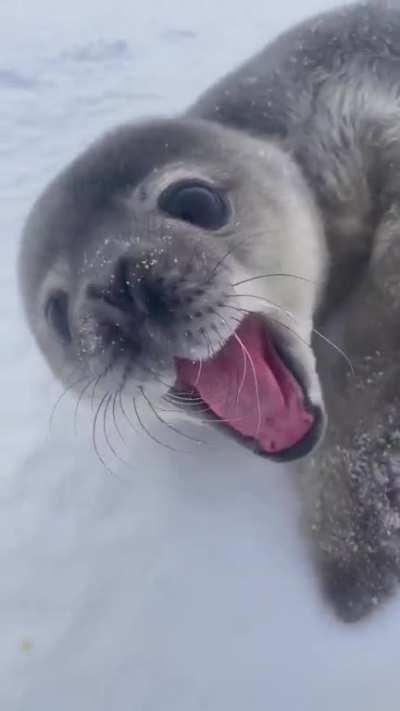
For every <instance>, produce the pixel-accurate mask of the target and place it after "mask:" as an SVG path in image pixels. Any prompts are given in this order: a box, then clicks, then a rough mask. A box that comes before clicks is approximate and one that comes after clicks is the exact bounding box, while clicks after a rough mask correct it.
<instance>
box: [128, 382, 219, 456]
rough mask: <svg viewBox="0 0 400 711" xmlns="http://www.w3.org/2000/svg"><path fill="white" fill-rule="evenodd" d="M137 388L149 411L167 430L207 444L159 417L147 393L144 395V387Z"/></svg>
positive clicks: (192, 440)
mask: <svg viewBox="0 0 400 711" xmlns="http://www.w3.org/2000/svg"><path fill="white" fill-rule="evenodd" d="M139 390H140V391H141V393H142V395H143V397H144V399H145V400H146V402H147V404H148V406H149V407H150V409H151V411H152V412H153V413H154V416H155V417H156V418H157V420H158V421H159V422H161V423H162V424H163V425H165V426H166V427H168V429H169V430H171V431H172V432H175V434H178V435H180V436H181V437H184V438H185V439H189V440H190V441H191V442H196V444H207V442H204V441H203V440H201V439H197V438H196V437H191V436H190V435H188V434H185V433H184V432H181V430H179V429H178V428H177V427H174V425H171V424H170V423H169V422H166V421H165V420H164V419H163V417H161V415H160V413H159V412H158V410H157V409H156V408H155V407H154V405H153V403H152V402H151V400H150V399H149V398H148V397H147V395H146V393H145V391H144V389H143V388H142V387H140V388H139Z"/></svg>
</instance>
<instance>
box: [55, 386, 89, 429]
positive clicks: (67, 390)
mask: <svg viewBox="0 0 400 711" xmlns="http://www.w3.org/2000/svg"><path fill="white" fill-rule="evenodd" d="M84 380H86V376H85V375H84V376H81V377H80V378H78V380H74V381H73V382H72V383H70V385H68V386H67V387H66V388H65V389H64V391H63V392H62V393H61V395H60V396H59V397H58V398H57V400H56V402H55V405H54V406H53V408H52V410H51V412H50V416H49V432H51V431H52V429H53V425H54V418H55V415H56V412H57V409H58V407H59V405H60V403H61V402H62V400H63V398H64V397H65V396H66V395H67V393H69V392H71V390H73V389H74V387H75V386H76V385H79V383H81V382H82V381H84Z"/></svg>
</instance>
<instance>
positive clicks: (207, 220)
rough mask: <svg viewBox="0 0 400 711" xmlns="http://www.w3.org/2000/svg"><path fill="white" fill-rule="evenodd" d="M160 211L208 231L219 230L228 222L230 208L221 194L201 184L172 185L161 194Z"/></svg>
mask: <svg viewBox="0 0 400 711" xmlns="http://www.w3.org/2000/svg"><path fill="white" fill-rule="evenodd" d="M158 204H159V207H160V209H161V210H162V211H163V212H165V213H167V215H170V217H175V218H177V219H178V220H184V221H185V222H190V223H191V224H192V225H196V226H197V227H203V228H204V229H206V230H218V229H220V228H221V227H223V226H224V225H225V224H226V222H227V221H228V206H227V204H226V201H225V199H224V197H223V196H222V195H221V193H220V192H219V191H218V190H216V189H215V188H213V187H210V186H208V185H205V184H204V183H199V182H184V183H183V182H181V183H175V184H174V185H170V186H169V187H168V188H167V189H166V190H164V192H163V193H161V195H160V198H159V201H158Z"/></svg>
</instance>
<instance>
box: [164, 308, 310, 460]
mask: <svg viewBox="0 0 400 711" xmlns="http://www.w3.org/2000/svg"><path fill="white" fill-rule="evenodd" d="M176 370H177V383H176V384H177V387H179V388H182V389H187V388H188V387H190V389H191V390H193V389H194V390H196V391H197V392H198V393H199V395H200V396H201V398H202V400H203V401H204V402H205V403H206V404H207V405H208V407H209V408H210V410H212V412H213V413H214V414H215V415H217V416H218V417H219V418H220V419H221V420H225V421H226V424H228V425H229V426H230V427H232V428H233V429H234V430H236V431H237V432H240V433H241V434H242V435H245V436H247V437H252V438H253V439H255V440H256V441H258V443H259V444H260V446H261V447H262V449H264V450H265V451H267V452H271V453H272V452H280V451H282V450H285V449H288V448H289V447H292V446H293V445H294V444H297V442H300V441H301V440H302V439H303V437H304V436H305V435H306V434H307V432H308V431H309V430H310V429H311V427H312V424H313V421H314V417H313V415H312V414H311V413H310V412H308V411H307V409H306V407H305V403H304V396H303V392H302V389H301V387H300V385H299V384H298V383H297V381H296V380H295V378H294V377H293V375H292V374H291V373H290V372H289V370H288V369H287V368H286V366H285V365H284V364H283V362H282V361H281V360H280V358H279V356H278V355H277V353H276V351H275V349H274V348H273V346H272V344H271V343H270V342H269V340H268V339H267V337H266V333H265V327H264V325H263V323H262V321H261V320H260V319H259V318H258V317H257V316H253V315H251V316H248V317H247V318H246V319H245V320H244V321H242V323H241V324H240V326H239V328H238V330H237V331H236V334H235V335H234V336H232V337H231V338H230V339H229V341H227V343H226V344H225V345H224V347H223V348H222V349H221V350H220V351H219V353H217V354H216V355H215V356H214V357H213V358H211V359H210V360H208V361H205V362H203V363H199V362H195V361H191V360H186V359H180V358H179V359H177V360H176Z"/></svg>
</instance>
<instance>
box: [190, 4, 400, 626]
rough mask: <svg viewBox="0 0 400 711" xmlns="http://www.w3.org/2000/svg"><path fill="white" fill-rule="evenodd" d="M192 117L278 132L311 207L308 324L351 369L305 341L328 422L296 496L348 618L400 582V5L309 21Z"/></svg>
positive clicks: (331, 589) (327, 584)
mask: <svg viewBox="0 0 400 711" xmlns="http://www.w3.org/2000/svg"><path fill="white" fill-rule="evenodd" d="M195 113H196V115H197V114H200V115H201V116H203V117H206V118H209V119H212V120H217V121H218V122H222V123H224V124H225V125H229V126H235V128H241V129H244V130H246V131H249V132H251V133H256V134H257V135H258V136H259V135H267V136H268V137H270V136H275V137H276V138H277V139H278V140H279V141H281V142H282V144H283V145H285V146H286V147H287V150H288V151H290V153H291V154H292V155H294V156H295V157H296V160H297V162H298V163H299V164H300V165H301V167H302V170H303V173H304V175H305V176H306V178H307V180H308V183H309V185H311V186H312V189H313V192H314V194H315V196H316V199H317V202H318V204H319V206H320V209H321V215H322V217H323V220H324V225H325V232H326V235H327V239H328V244H329V250H330V260H331V269H330V280H329V284H328V287H327V290H326V292H325V294H324V299H323V303H322V307H321V309H320V313H319V316H318V320H317V323H318V325H319V326H320V327H321V328H322V330H323V331H324V332H325V333H328V334H329V335H331V336H332V337H333V338H334V340H335V341H336V342H338V343H340V344H341V345H342V347H343V348H344V350H345V351H346V353H347V355H348V356H349V357H350V358H351V360H352V364H353V368H354V375H353V374H352V373H351V372H350V370H349V369H348V367H347V365H346V363H345V362H344V361H343V360H342V359H341V358H340V357H339V356H338V355H337V354H334V353H333V352H332V350H329V349H328V348H327V347H326V345H324V344H322V343H321V342H320V341H319V340H318V339H316V341H315V348H316V351H317V353H318V358H317V362H318V366H319V372H320V375H321V379H322V383H323V391H324V395H325V401H326V405H327V410H328V416H329V426H328V431H327V435H326V437H325V440H324V443H323V445H322V446H321V447H320V449H319V450H318V452H317V453H316V454H315V455H314V456H313V457H312V459H311V462H310V461H308V462H307V463H306V466H305V470H306V476H305V482H304V484H305V499H306V501H307V513H308V521H309V527H310V529H311V532H312V537H313V541H314V547H315V550H316V553H317V561H318V565H319V568H320V570H321V574H322V580H323V586H324V588H325V590H326V592H327V594H328V595H329V597H330V598H331V599H332V602H333V604H334V606H335V608H336V610H337V612H338V613H339V615H340V616H341V617H342V618H344V619H346V620H355V619H358V618H360V617H362V616H363V615H364V614H366V613H367V612H368V611H369V610H370V609H372V608H374V607H376V605H378V603H379V602H380V601H381V600H383V599H384V598H385V597H386V596H387V594H388V593H389V592H391V591H392V590H393V588H394V586H395V584H396V582H397V580H398V579H399V574H400V407H399V406H400V367H399V348H400V330H399V323H400V309H399V307H400V286H399V267H400V245H399V240H400V221H399V220H400V11H399V10H397V9H395V8H390V6H389V5H387V4H385V3H365V4H358V5H354V6H349V7H345V8H342V9H341V10H337V11H335V12H332V13H328V14H325V15H322V16H320V17H318V18H314V19H312V20H310V21H307V22H305V23H304V24H303V25H301V26H300V27H297V28H295V29H294V30H292V31H291V32H289V33H287V34H286V35H284V36H282V37H280V38H278V40H276V41H275V42H274V43H272V44H271V45H270V46H269V47H267V49H266V50H264V51H263V52H261V54H259V55H258V56H257V57H256V58H255V59H253V60H251V61H250V62H249V63H247V64H245V65H244V66H243V67H242V68H241V69H240V70H239V72H236V73H234V74H232V75H231V76H230V77H228V78H227V79H225V80H223V82H222V83H221V84H220V85H218V86H217V88H216V89H212V90H211V91H210V92H209V93H208V94H206V96H205V97H203V98H202V99H200V101H199V102H198V104H197V105H196V106H195ZM305 259H306V255H305Z"/></svg>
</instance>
